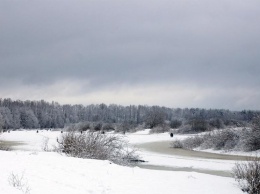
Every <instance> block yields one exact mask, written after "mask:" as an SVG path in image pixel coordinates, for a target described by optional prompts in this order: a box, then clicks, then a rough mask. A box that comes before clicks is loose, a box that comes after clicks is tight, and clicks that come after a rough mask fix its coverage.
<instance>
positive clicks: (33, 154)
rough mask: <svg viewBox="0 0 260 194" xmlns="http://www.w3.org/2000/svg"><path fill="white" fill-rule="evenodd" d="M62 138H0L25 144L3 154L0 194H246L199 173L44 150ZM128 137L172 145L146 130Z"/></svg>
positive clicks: (165, 158)
mask: <svg viewBox="0 0 260 194" xmlns="http://www.w3.org/2000/svg"><path fill="white" fill-rule="evenodd" d="M60 135H61V133H60V132H59V131H39V133H36V131H17V132H13V131H12V132H11V133H4V134H2V135H1V136H0V140H6V141H20V142H24V143H25V144H24V145H19V146H17V147H16V149H15V150H14V151H9V152H6V151H0V172H1V176H0V193H3V194H16V193H20V194H21V193H26V191H25V190H26V188H28V189H29V190H30V191H29V192H28V193H31V194H46V193H48V194H52V193H53V194H57V193H62V194H67V193H68V194H71V193H73V194H81V193H82V194H83V193H84V194H86V193H111V194H114V193H118V194H124V193H131V194H134V193H138V194H139V193H144V194H146V193H149V194H153V193H154V194H156V193H160V194H161V193H163V194H167V193H171V194H172V193H174V194H183V193H184V194H185V193H189V194H190V193H193V194H196V193H199V194H203V193H205V194H206V193H207V194H209V193H210V194H211V193H216V194H222V193H223V194H225V193H227V194H233V193H234V194H242V193H243V192H242V191H241V190H240V189H239V188H238V187H237V184H236V182H235V181H234V179H233V178H228V177H221V176H213V175H209V174H204V173H197V172H184V171H163V170H148V169H142V168H139V167H133V168H131V167H123V166H118V165H116V164H113V163H111V162H109V161H100V160H90V159H80V158H72V157H66V156H64V155H61V154H58V153H54V152H44V151H42V148H43V147H45V148H46V143H48V148H50V149H51V148H52V146H53V145H55V144H56V139H57V138H59V136H60ZM126 138H127V139H128V140H129V142H130V143H131V144H135V145H136V144H141V143H149V142H153V141H157V142H158V141H169V140H171V139H170V137H169V135H168V134H154V135H148V130H145V131H141V132H137V133H134V134H127V135H126ZM175 138H177V137H175ZM179 138H185V137H184V136H183V137H179ZM139 153H140V155H141V157H142V158H143V159H144V160H146V161H148V163H147V164H149V165H159V166H160V165H161V166H168V167H193V168H200V169H209V170H226V171H230V170H231V168H232V167H233V165H234V161H222V160H206V159H198V158H189V157H178V156H172V155H162V154H159V153H155V152H148V151H146V150H139ZM12 174H13V175H15V176H16V177H21V176H23V178H22V183H24V186H23V191H22V190H19V189H17V188H14V187H13V186H12V185H11V184H9V180H10V178H11V175H12ZM11 182H12V181H11Z"/></svg>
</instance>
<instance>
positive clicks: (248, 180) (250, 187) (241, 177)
mask: <svg viewBox="0 0 260 194" xmlns="http://www.w3.org/2000/svg"><path fill="white" fill-rule="evenodd" d="M233 176H234V178H235V180H236V181H237V182H238V185H239V187H240V188H241V189H242V191H244V192H247V193H248V194H260V158H257V157H255V158H254V159H253V160H252V161H247V162H243V163H236V164H235V167H234V168H233Z"/></svg>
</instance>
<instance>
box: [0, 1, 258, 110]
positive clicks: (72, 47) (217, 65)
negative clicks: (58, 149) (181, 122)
mask: <svg viewBox="0 0 260 194" xmlns="http://www.w3.org/2000/svg"><path fill="white" fill-rule="evenodd" d="M0 18H1V19H0V26H1V27H0V34H1V36H0V81H1V83H0V88H1V90H2V93H3V91H6V92H5V93H3V94H2V96H13V93H14V92H15V91H17V90H14V89H13V90H12V88H16V87H14V85H16V86H17V87H18V85H19V87H18V88H21V91H19V93H20V94H19V96H18V97H19V98H22V97H23V95H24V96H26V95H25V94H23V92H22V88H23V87H29V88H31V91H33V89H34V91H35V92H34V93H35V96H36V98H37V92H36V91H38V90H35V87H37V88H42V89H45V90H46V92H47V91H49V90H48V88H51V87H53V86H54V85H55V86H56V85H57V83H59V82H62V83H64V82H66V81H68V80H70V81H71V80H74V81H75V83H77V84H79V85H80V87H79V89H78V90H77V94H78V95H87V94H92V93H93V92H96V94H98V93H102V92H101V91H102V90H113V91H115V93H116V91H121V89H122V88H126V90H127V91H128V93H129V94H130V93H131V92H130V91H134V88H143V89H144V90H145V89H146V88H147V87H149V88H150V87H154V88H157V89H159V88H161V90H162V88H164V87H167V86H170V87H173V86H180V85H181V86H183V87H185V89H187V90H188V89H189V88H191V90H192V87H198V88H200V89H197V90H196V91H197V92H202V91H205V90H208V89H209V88H211V91H212V92H213V93H214V94H215V95H216V96H215V97H212V96H211V95H206V94H204V95H205V99H204V98H203V99H204V100H203V101H201V102H200V103H199V104H198V106H200V107H213V108H218V107H221V105H222V106H226V105H225V104H230V105H228V106H227V107H230V108H235V109H239V108H255V106H254V105H253V102H254V103H257V102H258V101H259V99H260V95H259V94H258V93H255V92H253V91H257V90H259V89H260V88H259V86H260V79H259V77H258V75H259V73H260V66H259V62H260V53H259V52H260V39H259V34H260V26H259V18H260V2H259V1H257V0H252V1H250V2H246V1H242V0H236V1H234V0H228V1H227V0H225V1H224V0H221V1H217V2H212V1H206V0H200V1H194V0H193V1H181V0H175V1H172V0H171V1H170V0H162V1H147V0H142V1H135V0H133V1H119V0H112V1H105V0H96V1H92V0H89V1H75V2H71V1H66V0H65V1H58V0H57V1H50V0H46V1H29V0H22V1H8V0H4V1H1V2H0ZM58 85H59V84H58ZM71 87H73V86H71ZM7 88H8V89H7ZM220 88H221V91H222V92H221V94H222V96H223V97H221V96H219V93H218V92H217V91H219V89H220ZM238 88H239V90H240V92H239V94H237V97H238V99H236V97H235V96H234V94H235V93H236V92H234V91H235V90H238ZM241 90H242V91H244V93H243V92H241ZM7 91H8V92H7ZM150 91H152V90H150ZM224 91H225V92H224ZM179 92H180V93H179V94H178V95H180V96H182V91H179ZM119 93H120V92H119ZM224 93H225V95H223V94H224ZM113 94H114V93H113V92H112V93H111V94H110V95H112V96H113ZM62 95H64V94H63V93H62V94H60V96H58V97H55V99H57V100H59V98H60V99H61V98H62V99H64V96H62ZM149 95H153V93H152V92H150V93H149ZM165 95H166V94H165ZM167 95H168V96H169V98H174V96H172V95H171V94H170V93H169V92H167ZM183 95H185V93H183ZM52 96H53V98H54V96H55V95H54V94H53V92H52V94H49V95H48V97H47V96H46V98H50V99H51V98H52ZM93 96H94V95H93ZM154 96H156V94H154ZM78 97H79V98H78V99H80V96H78ZM38 98H41V95H40V94H39V96H38ZM73 98H74V99H76V98H77V97H76V96H74V97H73ZM93 98H94V97H93ZM122 98H126V97H125V96H122ZM138 98H139V96H138V95H136V96H135V98H134V97H133V98H132V99H131V100H129V101H127V100H126V99H124V102H126V103H129V104H130V103H132V104H134V103H139V101H138ZM223 98H225V99H223ZM247 98H249V100H244V101H243V99H247ZM103 99H104V100H103V101H106V99H105V98H103ZM108 99H111V98H108ZM144 99H145V98H144ZM160 99H162V97H155V98H154V100H152V101H151V103H155V104H162V102H161V100H160ZM194 99H196V98H194ZM211 99H214V100H211ZM227 99H229V100H227ZM234 99H236V100H234ZM187 100H188V99H187ZM65 101H66V100H65ZM67 101H69V100H67ZM143 101H144V102H145V100H143ZM143 101H140V103H144V102H143ZM147 101H149V100H148V97H147ZM226 101H228V102H230V103H227V102H226ZM89 102H91V100H89ZM122 102H123V101H122ZM236 102H241V103H242V102H243V103H242V104H241V103H236ZM81 103H85V102H81ZM110 103H113V102H110ZM186 103H187V106H191V105H192V106H196V103H194V104H192V103H189V102H188V101H187V102H186ZM181 104H182V106H185V105H184V104H185V102H181ZM173 105H174V106H175V105H176V104H173V103H171V102H170V101H169V106H173ZM257 108H260V106H259V107H257Z"/></svg>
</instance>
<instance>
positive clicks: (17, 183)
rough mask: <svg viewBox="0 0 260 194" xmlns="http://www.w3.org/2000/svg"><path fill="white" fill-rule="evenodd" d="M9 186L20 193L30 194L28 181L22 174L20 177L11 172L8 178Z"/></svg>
mask: <svg viewBox="0 0 260 194" xmlns="http://www.w3.org/2000/svg"><path fill="white" fill-rule="evenodd" d="M8 182H9V185H11V186H13V187H15V188H16V189H18V190H20V191H22V192H23V193H25V194H30V190H31V189H30V187H29V186H28V181H27V180H26V178H25V177H24V173H22V174H21V175H19V174H14V173H13V172H12V173H11V174H10V176H9V178H8Z"/></svg>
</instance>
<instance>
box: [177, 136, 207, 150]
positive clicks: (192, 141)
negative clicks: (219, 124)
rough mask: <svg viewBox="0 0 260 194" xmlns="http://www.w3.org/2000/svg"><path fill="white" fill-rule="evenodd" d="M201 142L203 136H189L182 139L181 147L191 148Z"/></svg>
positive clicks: (199, 144)
mask: <svg viewBox="0 0 260 194" xmlns="http://www.w3.org/2000/svg"><path fill="white" fill-rule="evenodd" d="M202 143H203V138H202V137H200V136H195V137H189V138H187V139H184V140H183V142H182V144H183V148H185V149H193V148H197V147H200V146H201V144H202Z"/></svg>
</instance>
